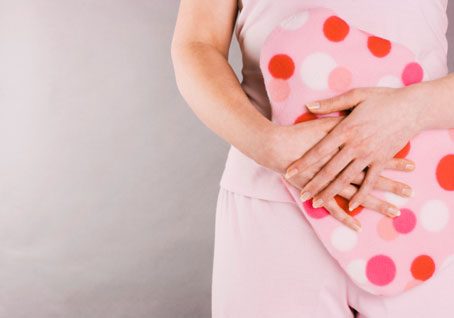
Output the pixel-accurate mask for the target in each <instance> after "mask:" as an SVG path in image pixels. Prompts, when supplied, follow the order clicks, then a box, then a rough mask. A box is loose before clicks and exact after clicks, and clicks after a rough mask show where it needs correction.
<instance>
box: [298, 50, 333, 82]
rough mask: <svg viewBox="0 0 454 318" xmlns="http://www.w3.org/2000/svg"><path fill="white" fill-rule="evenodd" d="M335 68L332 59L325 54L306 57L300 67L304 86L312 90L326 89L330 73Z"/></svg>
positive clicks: (319, 53) (318, 53)
mask: <svg viewBox="0 0 454 318" xmlns="http://www.w3.org/2000/svg"><path fill="white" fill-rule="evenodd" d="M335 67H336V62H335V61H334V59H333V58H332V57H331V56H329V55H328V54H326V53H321V52H317V53H313V54H311V55H309V56H308V57H306V58H305V59H304V61H303V63H302V65H301V77H302V79H303V82H304V84H306V85H307V86H308V87H309V88H311V89H314V90H324V89H327V88H328V79H329V74H330V73H331V71H332V70H333V69H334V68H335Z"/></svg>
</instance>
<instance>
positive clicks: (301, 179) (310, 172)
mask: <svg viewBox="0 0 454 318" xmlns="http://www.w3.org/2000/svg"><path fill="white" fill-rule="evenodd" d="M338 151H339V150H336V151H333V152H332V153H330V154H329V155H327V156H325V157H324V158H322V160H320V162H318V164H317V165H313V166H311V167H309V168H308V169H306V170H303V171H301V172H299V173H297V174H296V175H293V176H292V177H291V178H288V179H287V180H288V181H289V182H290V183H291V184H292V185H294V186H295V187H296V188H298V189H299V190H301V189H302V188H303V187H304V186H305V185H306V184H307V183H308V182H309V181H311V179H312V178H313V177H314V176H315V175H316V174H317V173H318V172H319V171H320V170H321V169H322V168H323V166H324V165H325V164H326V163H327V162H328V161H329V160H330V159H331V158H332V157H333V156H334V155H335V154H336V153H337V152H338Z"/></svg>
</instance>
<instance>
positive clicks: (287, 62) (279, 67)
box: [268, 54, 295, 79]
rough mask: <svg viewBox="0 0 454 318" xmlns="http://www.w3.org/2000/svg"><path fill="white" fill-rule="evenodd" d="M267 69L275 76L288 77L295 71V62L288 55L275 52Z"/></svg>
mask: <svg viewBox="0 0 454 318" xmlns="http://www.w3.org/2000/svg"><path fill="white" fill-rule="evenodd" d="M268 70H269V71H270V74H271V75H272V76H273V77H275V78H281V79H289V78H290V77H292V75H293V73H294V72H295V63H293V60H292V58H291V57H290V56H288V55H285V54H277V55H275V56H273V57H272V58H271V60H270V62H269V64H268Z"/></svg>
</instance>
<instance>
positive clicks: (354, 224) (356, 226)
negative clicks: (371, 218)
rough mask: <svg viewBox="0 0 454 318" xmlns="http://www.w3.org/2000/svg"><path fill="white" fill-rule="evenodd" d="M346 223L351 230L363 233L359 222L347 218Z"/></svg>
mask: <svg viewBox="0 0 454 318" xmlns="http://www.w3.org/2000/svg"><path fill="white" fill-rule="evenodd" d="M344 223H345V224H346V225H347V226H348V227H350V228H351V229H353V230H355V231H357V232H361V231H362V230H363V229H362V227H361V225H360V224H359V222H358V221H357V220H355V219H350V218H346V219H345V221H344Z"/></svg>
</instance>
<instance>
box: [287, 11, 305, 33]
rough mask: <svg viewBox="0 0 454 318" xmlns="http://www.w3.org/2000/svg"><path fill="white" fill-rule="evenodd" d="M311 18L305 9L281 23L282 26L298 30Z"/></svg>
mask: <svg viewBox="0 0 454 318" xmlns="http://www.w3.org/2000/svg"><path fill="white" fill-rule="evenodd" d="M308 19H309V12H308V11H303V12H299V13H298V14H295V15H292V16H291V17H289V18H287V19H285V20H284V21H283V22H282V23H281V27H282V28H283V29H286V30H297V29H299V28H301V27H302V26H303V25H304V24H305V23H306V21H307V20H308Z"/></svg>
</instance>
